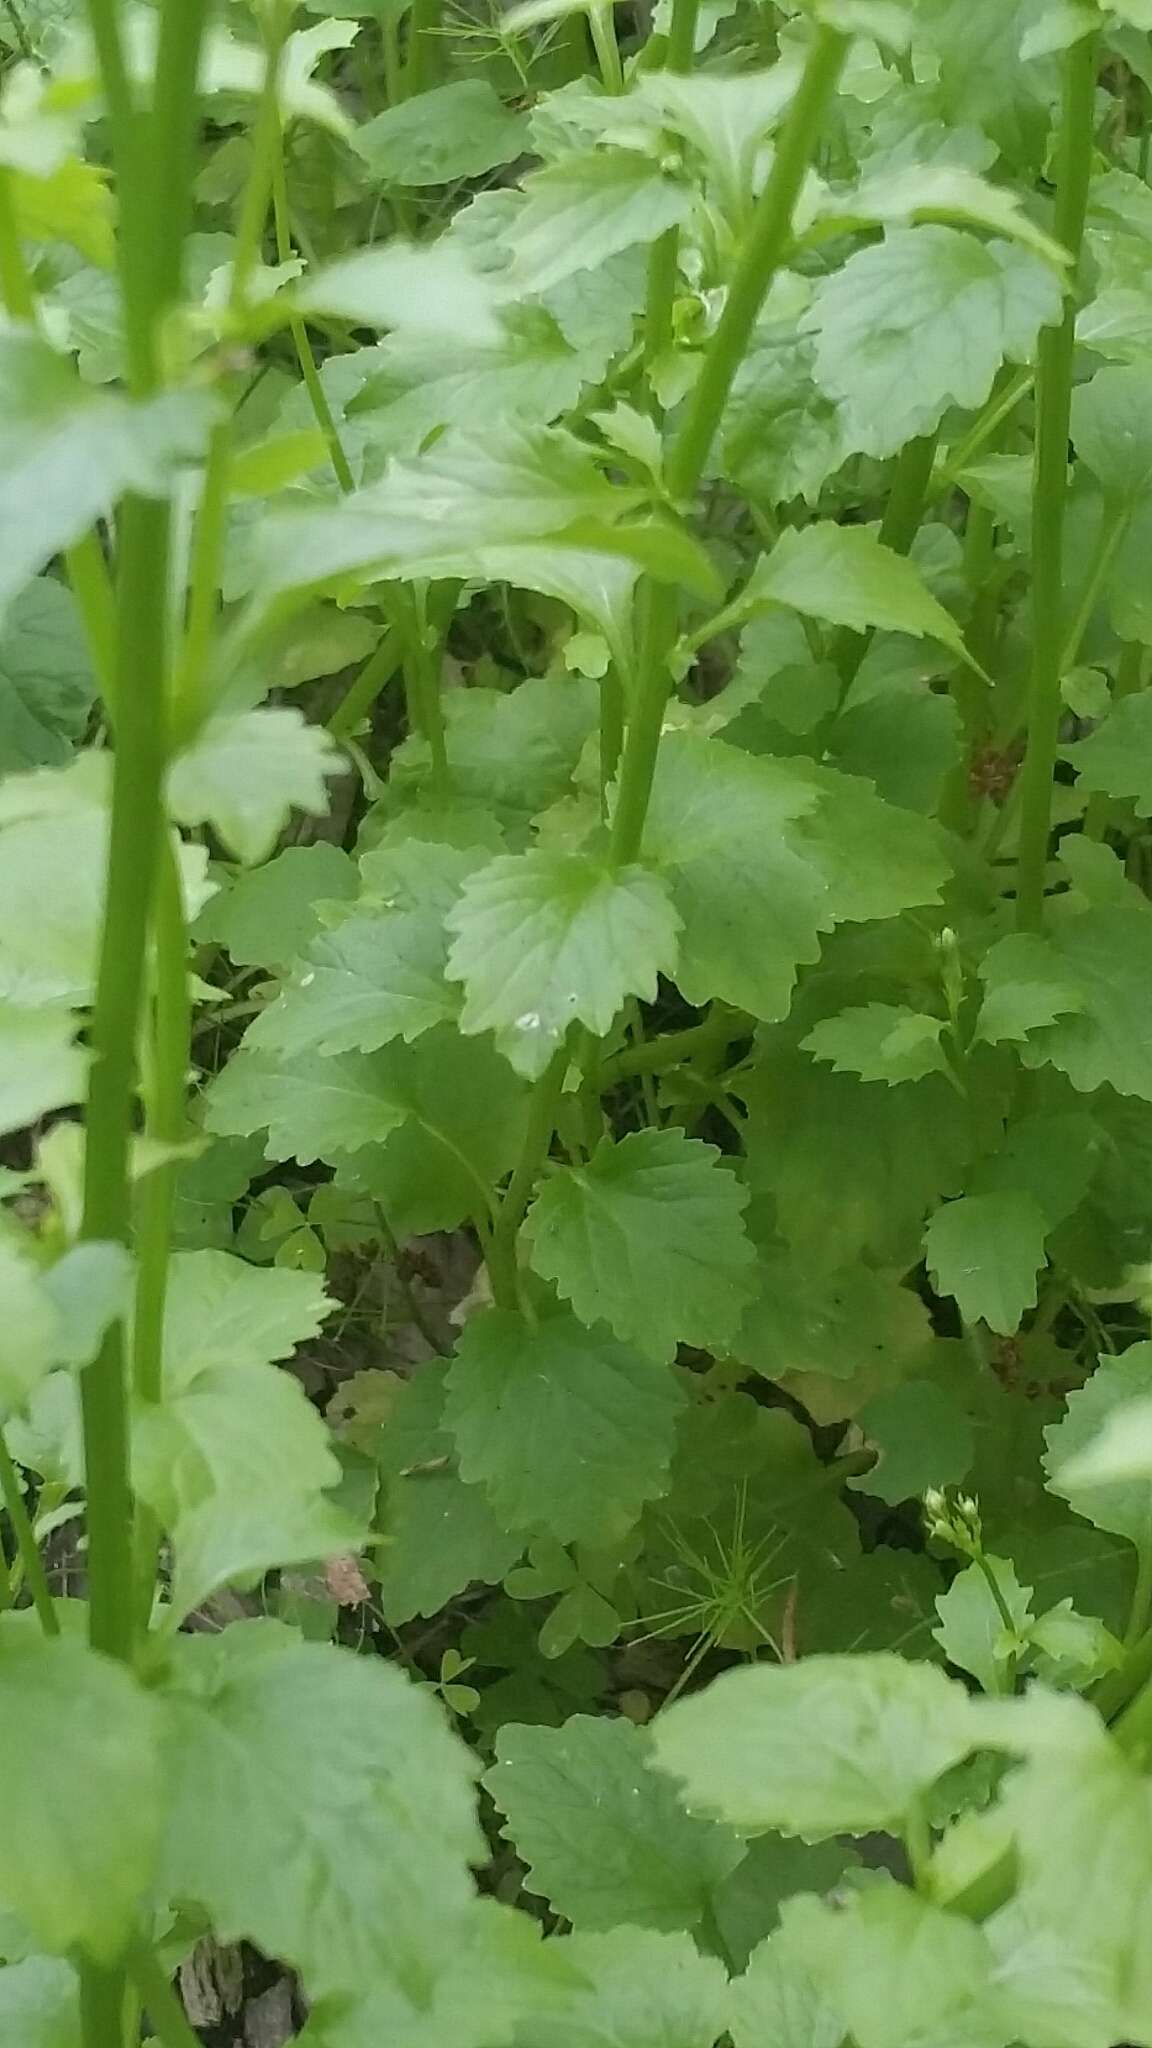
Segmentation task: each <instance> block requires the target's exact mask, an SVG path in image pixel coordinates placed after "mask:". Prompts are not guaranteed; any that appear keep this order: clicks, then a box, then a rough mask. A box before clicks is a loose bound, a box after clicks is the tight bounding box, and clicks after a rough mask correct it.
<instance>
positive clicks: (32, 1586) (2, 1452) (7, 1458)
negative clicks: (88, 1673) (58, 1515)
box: [0, 1429, 60, 1636]
mask: <svg viewBox="0 0 1152 2048" xmlns="http://www.w3.org/2000/svg"><path fill="white" fill-rule="evenodd" d="M0 1493H2V1494H3V1497H4V1506H5V1507H6V1509H7V1510H8V1520H9V1521H10V1522H11V1524H12V1534H13V1535H14V1537H15V1538H16V1549H17V1551H18V1553H19V1557H20V1563H21V1565H22V1566H23V1568H24V1580H25V1583H26V1585H27V1587H28V1591H29V1592H30V1593H31V1595H32V1605H33V1606H34V1608H35V1609H36V1614H37V1617H38V1619H39V1622H40V1626H41V1628H42V1629H43V1631H44V1634H45V1635H46V1636H58V1635H59V1633H60V1622H59V1620H58V1618H57V1614H56V1609H55V1607H54V1606H53V1604H52V1595H51V1593H50V1592H49V1591H48V1581H47V1579H46V1577H45V1575H44V1560H43V1558H42V1557H41V1555H40V1546H39V1544H38V1543H37V1541H36V1532H35V1530H34V1529H33V1527H32V1522H31V1519H30V1517H29V1514H28V1509H27V1507H26V1505H25V1501H24V1490H23V1488H22V1486H21V1484H20V1476H19V1473H18V1472H17V1470H16V1467H15V1465H14V1464H13V1462H12V1453H11V1451H10V1450H9V1449H8V1444H7V1441H6V1440H5V1436H4V1432H3V1430H2V1429H0Z"/></svg>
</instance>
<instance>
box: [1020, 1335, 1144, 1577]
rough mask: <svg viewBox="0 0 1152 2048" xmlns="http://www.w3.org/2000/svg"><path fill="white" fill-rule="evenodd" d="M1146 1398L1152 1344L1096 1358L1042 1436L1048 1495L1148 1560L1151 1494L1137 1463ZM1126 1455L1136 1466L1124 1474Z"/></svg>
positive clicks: (1138, 1462) (1136, 1345) (1132, 1346)
mask: <svg viewBox="0 0 1152 2048" xmlns="http://www.w3.org/2000/svg"><path fill="white" fill-rule="evenodd" d="M1150 1394H1152V1344H1133V1345H1131V1346H1130V1347H1129V1349H1128V1350H1127V1351H1124V1352H1121V1354H1120V1356H1119V1357H1117V1358H1107V1357H1106V1358H1103V1359H1101V1361H1100V1363H1099V1365H1098V1366H1097V1367H1096V1370H1095V1372H1094V1373H1093V1374H1092V1377H1091V1379H1089V1380H1088V1381H1087V1382H1086V1384H1085V1385H1084V1386H1083V1387H1079V1388H1077V1389H1076V1391H1075V1392H1074V1393H1071V1394H1069V1396H1068V1400H1067V1405H1066V1408H1065V1413H1064V1415H1063V1417H1062V1419H1061V1420H1060V1421H1059V1422H1055V1423H1053V1424H1052V1425H1051V1426H1050V1427H1049V1428H1048V1429H1046V1430H1045V1432H1044V1441H1045V1443H1046V1445H1047V1451H1046V1454H1045V1458H1044V1469H1045V1471H1046V1472H1047V1474H1048V1480H1047V1484H1048V1490H1049V1492H1050V1493H1054V1494H1056V1496H1057V1497H1058V1499H1060V1500H1066V1501H1067V1502H1068V1505H1069V1507H1070V1508H1071V1509H1072V1510H1073V1512H1074V1513H1075V1514H1077V1515H1082V1516H1083V1517H1084V1520H1085V1521H1086V1522H1091V1523H1093V1524H1094V1526H1095V1527H1096V1528H1097V1529H1106V1530H1107V1531H1108V1532H1109V1534H1110V1535H1113V1536H1124V1537H1126V1538H1127V1540H1128V1542H1129V1543H1132V1544H1134V1545H1135V1546H1136V1549H1137V1550H1138V1551H1139V1552H1140V1554H1141V1555H1142V1556H1147V1555H1149V1554H1150V1553H1152V1488H1150V1487H1149V1485H1148V1481H1147V1478H1146V1476H1145V1472H1144V1470H1143V1467H1142V1465H1141V1463H1140V1459H1139V1446H1140V1440H1141V1436H1142V1413H1141V1411H1142V1410H1143V1405H1144V1402H1145V1400H1146V1399H1147V1397H1148V1396H1149V1395H1150ZM1130 1420H1131V1421H1132V1422H1133V1424H1134V1425H1135V1427H1134V1430H1133V1435H1132V1439H1131V1440H1129V1439H1128V1430H1127V1425H1128V1423H1129V1421H1130ZM1121 1439H1124V1444H1123V1446H1122V1443H1121ZM1129 1441H1130V1442H1131V1450H1130V1452H1128V1443H1129ZM1126 1452H1127V1454H1128V1456H1129V1459H1130V1463H1131V1465H1133V1466H1134V1467H1135V1469H1130V1470H1129V1471H1128V1472H1127V1474H1125V1469H1124V1460H1125V1455H1126Z"/></svg>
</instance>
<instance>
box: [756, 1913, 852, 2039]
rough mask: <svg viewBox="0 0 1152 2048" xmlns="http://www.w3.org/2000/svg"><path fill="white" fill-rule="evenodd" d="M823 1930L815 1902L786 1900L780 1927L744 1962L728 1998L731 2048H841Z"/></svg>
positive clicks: (841, 2025)
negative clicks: (769, 2045) (768, 2047)
mask: <svg viewBox="0 0 1152 2048" xmlns="http://www.w3.org/2000/svg"><path fill="white" fill-rule="evenodd" d="M827 1954H828V1926H827V1921H826V1918H825V1914H824V1909H823V1906H822V1904H821V1903H820V1901H818V1900H817V1899H815V1898H804V1897H801V1898H794V1899H788V1900H787V1901H786V1902H785V1904H784V1906H783V1907H782V1909H781V1914H780V1926H779V1929H778V1930H777V1932H776V1933H774V1934H773V1935H772V1936H771V1937H770V1939H769V1940H767V1941H762V1942H761V1943H760V1945H759V1947H758V1948H756V1949H755V1950H754V1951H753V1953H752V1955H751V1956H750V1957H749V1960H748V1965H747V1968H746V1969H745V1971H744V1974H743V1975H742V1976H740V1977H737V1978H735V1979H734V1980H733V1982H732V1984H731V1985H730V1987H729V1994H728V2030H729V2032H730V2034H731V2036H732V2040H733V2042H734V2044H735V2048H760V2044H761V2043H763V2042H765V2041H771V2042H773V2044H774V2048H841V2043H842V2041H843V2039H844V2022H843V2020H842V2019H841V2017H840V2015H839V2013H838V2012H837V2011H836V2010H835V2008H834V2007H833V2006H832V2004H831V1994H830V1990H829V1987H828V1984H827V1972H826V1962H827Z"/></svg>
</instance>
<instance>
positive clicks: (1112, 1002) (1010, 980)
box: [980, 901, 1152, 1102]
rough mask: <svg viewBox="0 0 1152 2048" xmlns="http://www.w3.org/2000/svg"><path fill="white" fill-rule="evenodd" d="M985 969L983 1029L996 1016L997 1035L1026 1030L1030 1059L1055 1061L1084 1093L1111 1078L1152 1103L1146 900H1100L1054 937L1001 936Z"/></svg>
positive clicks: (1122, 1091) (1024, 1053)
mask: <svg viewBox="0 0 1152 2048" xmlns="http://www.w3.org/2000/svg"><path fill="white" fill-rule="evenodd" d="M1025 948H1026V949H1027V950H1026V952H1025V951H1024V949H1025ZM1022 970H1023V973H1022ZM980 971H981V975H982V977H983V979H984V981H985V983H986V985H987V989H988V994H987V996H986V998H985V1002H984V1008H983V1010H982V1012H981V1019H980V1029H981V1032H982V1035H983V1036H985V1037H987V1036H990V1035H991V1034H990V1029H989V1018H991V1028H992V1030H994V1031H995V1032H996V1034H997V1036H998V1037H1001V1038H1008V1037H1011V1038H1024V1045H1023V1048H1022V1050H1021V1055H1020V1057H1021V1059H1022V1060H1023V1062H1024V1064H1025V1066H1028V1067H1042V1066H1045V1065H1051V1066H1054V1067H1057V1068H1058V1069H1059V1070H1060V1072H1061V1073H1063V1074H1066V1075H1067V1076H1068V1079H1069V1080H1070V1081H1071V1083H1072V1086H1073V1087H1074V1088H1076V1089H1079V1091H1080V1092H1081V1093H1082V1094H1085V1095H1086V1094H1089V1093H1091V1092H1092V1090H1093V1089H1096V1088H1100V1087H1104V1086H1108V1087H1111V1088H1114V1089H1115V1090H1116V1092H1117V1094H1119V1095H1135V1096H1139V1097H1140V1099H1141V1100H1142V1101H1144V1102H1152V1050H1150V1048H1149V1042H1148V1037H1147V1033H1146V1031H1145V1029H1144V1020H1145V1018H1146V1015H1147V1010H1148V1003H1149V1000H1150V999H1152V918H1150V917H1149V915H1148V912H1147V909H1146V907H1145V906H1144V905H1143V904H1142V903H1139V902H1137V901H1133V902H1132V903H1131V904H1130V905H1129V904H1128V903H1126V902H1117V903H1115V904H1101V905H1099V906H1097V907H1094V908H1092V909H1090V910H1086V911H1084V912H1083V913H1082V914H1081V915H1079V916H1075V917H1070V918H1069V919H1068V920H1067V921H1066V922H1064V923H1061V924H1060V925H1059V926H1058V927H1057V928H1056V929H1055V930H1054V931H1053V933H1052V935H1051V937H1049V938H1039V937H1036V936H1034V935H1031V934H1028V933H1019V934H1017V935H1015V936H1014V937H1012V938H1006V939H1001V940H999V942H998V943H997V944H996V945H995V946H993V948H992V951H991V952H990V953H989V954H988V955H987V957H986V959H985V961H984V963H983V966H982V967H981V970H980ZM1025 1034H1026V1035H1025Z"/></svg>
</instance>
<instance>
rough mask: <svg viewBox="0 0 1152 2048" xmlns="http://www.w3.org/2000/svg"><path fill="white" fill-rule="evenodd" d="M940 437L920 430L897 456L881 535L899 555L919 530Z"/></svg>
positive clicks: (906, 550)
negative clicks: (919, 433) (917, 436)
mask: <svg viewBox="0 0 1152 2048" xmlns="http://www.w3.org/2000/svg"><path fill="white" fill-rule="evenodd" d="M939 439H940V437H939V435H938V434H922V435H921V437H920V439H919V440H917V441H909V442H908V443H907V444H906V446H905V447H903V448H902V449H901V450H900V454H899V456H898V458H897V462H896V468H895V470H894V472H893V476H892V488H891V490H890V491H889V493H888V503H887V505H886V506H885V507H884V517H883V519H882V520H881V522H880V538H881V540H882V541H883V543H884V545H885V547H888V548H892V549H893V550H894V552H895V553H896V554H898V555H906V554H908V553H909V552H910V551H911V547H912V543H913V541H914V540H915V538H916V535H917V534H918V533H919V531H920V522H921V520H922V519H923V517H924V505H925V501H926V499H927V496H928V486H929V484H930V483H931V481H932V466H933V464H934V462H935V460H936V448H937V445H938V442H939Z"/></svg>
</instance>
